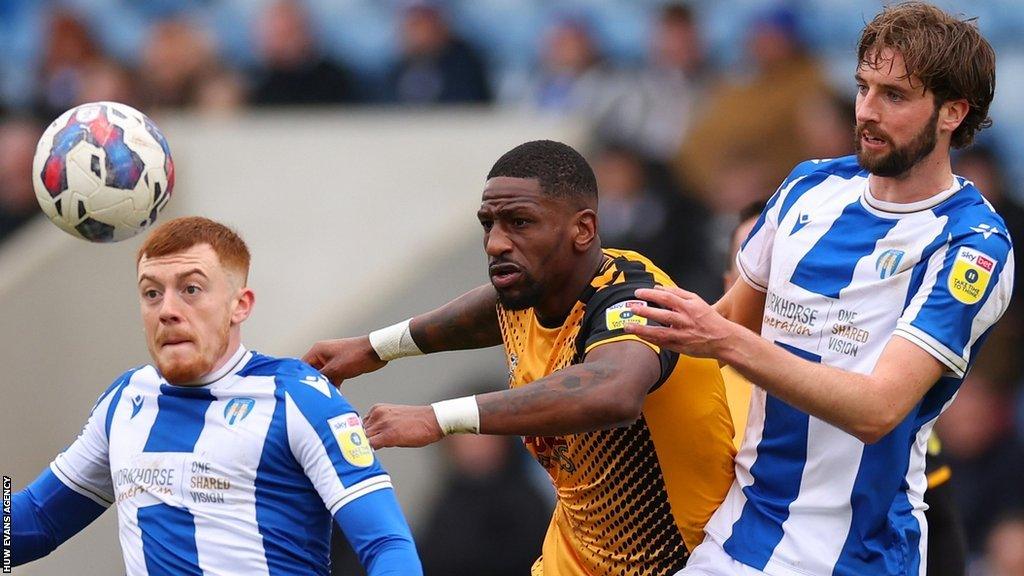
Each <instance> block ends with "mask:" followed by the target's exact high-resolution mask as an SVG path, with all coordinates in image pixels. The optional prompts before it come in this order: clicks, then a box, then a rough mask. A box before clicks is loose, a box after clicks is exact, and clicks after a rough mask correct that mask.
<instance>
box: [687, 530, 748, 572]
mask: <svg viewBox="0 0 1024 576" xmlns="http://www.w3.org/2000/svg"><path fill="white" fill-rule="evenodd" d="M676 576H765V573H764V572H761V571H760V570H758V569H756V568H751V567H750V566H747V565H746V564H743V563H741V562H737V561H736V560H733V559H732V556H729V555H728V554H726V553H725V550H722V547H721V546H719V545H718V542H715V541H714V540H712V539H711V538H710V537H705V538H704V542H702V543H701V544H700V545H699V546H697V547H696V548H694V549H693V553H692V554H690V559H689V560H688V561H687V562H686V568H683V569H682V570H680V571H679V572H676Z"/></svg>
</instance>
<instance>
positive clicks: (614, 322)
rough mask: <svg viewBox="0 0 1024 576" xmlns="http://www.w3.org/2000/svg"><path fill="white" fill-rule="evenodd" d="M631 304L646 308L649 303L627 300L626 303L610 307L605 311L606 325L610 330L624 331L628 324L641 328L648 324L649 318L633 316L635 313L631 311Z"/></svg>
mask: <svg viewBox="0 0 1024 576" xmlns="http://www.w3.org/2000/svg"><path fill="white" fill-rule="evenodd" d="M629 304H636V305H638V306H646V305H647V302H644V301H643V300H626V301H625V302H619V303H618V304H613V305H611V306H609V307H608V309H607V310H605V311H604V323H605V326H607V327H608V329H609V330H622V328H623V327H624V326H625V325H626V324H638V325H640V326H643V325H645V324H647V318H644V317H643V316H637V315H635V314H633V311H632V310H630V309H629Z"/></svg>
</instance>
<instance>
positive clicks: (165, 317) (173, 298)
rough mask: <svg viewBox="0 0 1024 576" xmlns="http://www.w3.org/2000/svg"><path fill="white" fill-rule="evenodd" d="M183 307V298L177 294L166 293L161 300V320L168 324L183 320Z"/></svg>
mask: <svg viewBox="0 0 1024 576" xmlns="http://www.w3.org/2000/svg"><path fill="white" fill-rule="evenodd" d="M168 292H170V291H168ZM181 307H182V302H181V299H180V298H178V296H177V295H176V294H173V293H170V294H165V295H164V298H163V299H162V300H161V301H160V321H161V322H163V323H165V324H167V323H174V322H177V321H179V320H181Z"/></svg>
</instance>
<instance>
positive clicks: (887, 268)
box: [875, 249, 906, 279]
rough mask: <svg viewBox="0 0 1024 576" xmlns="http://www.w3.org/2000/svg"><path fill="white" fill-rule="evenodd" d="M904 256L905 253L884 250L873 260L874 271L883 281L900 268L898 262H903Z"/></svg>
mask: <svg viewBox="0 0 1024 576" xmlns="http://www.w3.org/2000/svg"><path fill="white" fill-rule="evenodd" d="M904 255H906V252H904V251H903V250H896V249H890V250H886V251H884V252H882V253H881V254H879V255H878V258H877V259H876V260H875V270H876V271H878V277H879V278H882V279H885V278H888V277H889V276H892V275H893V274H895V273H896V270H897V269H899V267H900V262H902V261H903V256H904Z"/></svg>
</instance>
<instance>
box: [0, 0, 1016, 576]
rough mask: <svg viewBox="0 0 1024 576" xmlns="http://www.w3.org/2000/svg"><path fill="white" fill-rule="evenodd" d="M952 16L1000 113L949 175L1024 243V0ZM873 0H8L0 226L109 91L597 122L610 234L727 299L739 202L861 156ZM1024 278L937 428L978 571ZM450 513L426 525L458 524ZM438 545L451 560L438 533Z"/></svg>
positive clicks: (997, 550)
mask: <svg viewBox="0 0 1024 576" xmlns="http://www.w3.org/2000/svg"><path fill="white" fill-rule="evenodd" d="M940 5H944V6H946V7H947V8H949V7H950V3H946V4H943V3H942V2H940ZM953 8H954V11H958V10H964V11H969V12H971V15H977V16H979V25H980V26H981V28H982V31H983V32H984V33H985V34H986V35H987V36H988V38H989V39H990V40H991V41H992V43H993V45H994V46H995V48H996V52H997V55H998V58H999V61H1000V67H999V69H998V76H999V85H998V88H997V92H996V94H997V96H996V98H997V99H996V103H995V104H994V106H993V110H992V114H993V117H994V119H995V128H994V129H993V130H991V131H987V132H985V133H982V135H981V138H980V141H979V143H978V144H977V145H976V146H975V147H973V148H970V149H968V150H966V151H963V152H961V153H959V154H958V155H957V156H956V157H955V166H954V171H955V172H956V173H958V174H960V175H961V176H964V177H966V178H968V179H970V180H973V181H974V182H975V183H977V185H978V187H979V188H980V189H981V190H982V192H983V193H985V195H986V196H987V197H988V199H989V200H990V201H991V203H992V204H993V205H995V206H996V208H997V209H998V211H999V212H1000V213H1001V214H1002V215H1003V217H1004V218H1005V219H1006V222H1007V226H1008V228H1009V231H1010V234H1011V236H1012V237H1014V238H1024V209H1022V207H1021V204H1020V202H1021V199H1022V198H1024V190H1022V187H1021V186H1020V184H1019V183H1020V181H1021V178H1024V163H1022V162H1018V161H1014V159H1016V158H1018V157H1019V156H1020V155H1022V154H1024V141H1019V140H1020V139H1019V138H1014V136H1015V135H1016V134H1019V133H1020V130H1019V129H1020V128H1024V106H1021V104H1022V103H1024V93H1022V92H1021V91H1022V90H1024V65H1022V63H1024V45H1022V44H1021V43H1020V41H1019V38H1021V37H1024V35H1022V32H1024V8H1022V7H1020V6H1019V4H1017V3H1016V2H1014V1H1012V0H990V1H987V2H972V3H970V4H969V5H966V6H963V7H959V8H958V7H956V6H953ZM877 9H878V3H877V2H869V1H866V0H863V1H862V0H829V1H826V0H793V1H789V2H779V1H772V0H735V1H734V2H714V1H713V0H703V1H700V0H698V1H693V2H690V3H687V4H676V3H665V2H658V1H654V0H646V1H642V2H627V1H625V0H621V1H614V0H603V1H600V2H571V1H559V2H542V1H540V0H532V1H514V0H478V1H470V0H464V1H457V0H452V1H449V2H440V1H432V2H428V1H414V2H413V1H397V0H391V1H370V0H307V1H306V2H301V1H297V0H260V1H255V2H249V1H243V0H181V1H171V0H157V1H151V2H130V1H129V0H67V1H51V2H36V1H33V0H5V1H4V2H0V53H2V56H0V72H2V73H0V150H2V151H3V154H0V239H2V238H3V237H4V236H6V235H8V234H10V233H11V232H13V231H15V230H16V229H17V228H18V227H19V226H20V225H21V224H23V223H24V222H25V221H27V220H28V219H30V218H32V217H34V216H35V215H36V214H37V213H38V208H37V207H36V202H35V197H34V194H33V191H32V185H31V180H30V178H29V177H28V175H29V173H30V170H31V163H32V155H33V150H34V147H35V142H36V140H37V138H38V136H39V134H40V133H41V130H42V127H43V126H45V124H46V123H48V122H49V121H51V120H52V119H53V118H55V117H56V116H58V115H59V114H60V113H61V112H63V111H64V110H66V109H68V108H70V107H72V106H74V105H76V104H78V103H82V102H88V101H96V100H114V101H120V102H124V103H127V104H130V105H133V106H135V107H137V108H140V109H141V110H143V111H145V112H147V113H149V114H153V115H156V116H159V115H160V114H161V113H162V112H163V111H167V110H185V111H188V112H190V113H196V114H204V115H221V116H230V115H238V114H242V113H251V111H252V110H253V109H254V108H262V107H278V108H280V107H291V106H349V107H351V106H378V107H383V106H392V107H401V108H411V107H420V108H422V107H441V106H450V105H478V106H493V107H504V108H514V109H517V110H521V111H522V112H523V113H524V114H536V115H559V116H567V117H571V118H576V119H579V120H580V121H582V122H584V123H585V125H586V126H587V127H588V129H589V134H590V139H589V143H588V146H587V148H586V151H587V155H588V158H589V160H590V161H591V163H592V165H593V166H594V168H595V170H596V172H597V177H598V180H599V187H600V191H601V200H600V221H601V227H602V240H603V243H604V244H605V245H607V246H612V247H621V248H632V249H636V250H638V251H640V252H642V253H644V254H646V255H648V256H650V257H651V258H652V259H653V260H654V261H655V262H658V263H659V264H660V265H661V266H662V267H663V268H665V270H666V271H667V272H668V273H669V274H670V275H671V276H672V277H673V278H674V279H676V281H677V282H678V283H679V284H680V285H682V286H684V287H687V288H688V289H690V290H693V291H695V292H698V293H699V294H701V295H702V296H704V297H706V298H708V299H714V298H717V297H718V295H720V293H721V286H722V283H721V280H720V278H721V274H722V271H723V269H724V267H725V266H724V264H725V262H724V260H725V254H726V253H727V250H728V239H729V236H730V232H731V230H732V228H733V226H734V225H735V223H736V214H737V213H738V212H739V211H740V210H741V209H742V208H743V207H744V206H746V205H748V204H750V203H751V202H755V201H758V200H764V199H765V198H766V197H767V196H768V195H770V194H771V193H772V192H773V191H774V189H775V187H776V186H777V185H778V183H779V182H781V180H782V179H783V178H784V177H785V176H786V174H787V173H788V171H789V170H790V169H791V168H792V167H793V166H794V165H795V164H797V163H798V162H800V161H802V160H805V159H808V158H827V157H836V156H841V155H845V154H849V153H851V152H852V147H853V130H852V127H853V124H854V120H853V96H854V94H855V90H854V83H853V81H852V75H853V70H854V66H855V48H856V39H857V34H858V32H859V30H860V28H861V27H862V26H863V23H864V22H865V21H866V20H869V19H870V17H871V16H872V15H873V14H874V13H875V11H876V10H877ZM1018 76H1020V77H1021V78H1019V79H1020V80H1022V81H1021V82H1016V81H1015V78H1017V77H1018ZM1020 294H1021V291H1020V289H1017V290H1015V298H1014V303H1013V305H1012V306H1011V308H1010V310H1009V312H1008V314H1007V317H1006V318H1005V319H1004V320H1003V321H1002V323H1001V324H1000V325H999V326H998V328H997V330H996V331H995V332H994V333H993V334H992V335H991V337H990V338H989V344H988V345H987V348H986V350H985V352H984V355H983V357H982V358H981V359H979V361H978V363H977V365H976V368H975V369H974V371H973V372H972V373H971V374H970V375H969V377H968V379H967V380H966V382H965V383H964V385H963V388H962V390H961V392H960V394H959V397H958V399H957V400H956V401H955V402H954V403H953V405H952V407H951V408H950V409H949V410H948V412H947V413H946V414H945V415H944V416H943V417H942V418H941V420H940V422H939V426H938V430H939V434H940V436H941V439H942V441H943V443H944V451H945V453H946V454H947V456H948V457H949V459H950V460H951V461H952V463H953V470H954V474H953V485H954V486H955V489H956V492H957V497H958V498H959V503H960V511H961V515H962V517H963V520H964V522H965V526H966V531H967V536H968V543H969V549H970V556H971V558H972V559H973V563H972V567H973V568H972V570H973V571H974V573H976V574H995V575H1002V574H1007V575H1010V574H1024V394H1022V392H1021V391H1022V382H1024V377H1022V374H1024V372H1022V370H1024V366H1022V363H1021V362H1022V361H1021V354H1020V351H1021V341H1022V340H1021V331H1022V326H1024V321H1022V314H1024V310H1022V307H1021V303H1020V300H1021V296H1020ZM506 448H507V447H503V446H501V445H496V446H493V447H491V448H490V449H493V450H495V451H498V452H500V453H501V454H506V453H507V452H509V451H508V450H507V449H506ZM460 450H463V449H462V448H459V447H454V446H453V447H452V449H451V456H452V460H453V465H454V466H456V467H458V466H460V464H459V459H460V458H462V459H463V460H465V459H466V458H467V456H465V455H464V454H463V453H462V452H460ZM466 450H468V451H469V452H470V453H471V454H472V453H474V452H472V448H466ZM475 453H476V454H480V453H481V452H480V451H478V452H475ZM481 458H482V456H481ZM509 458H512V456H509ZM471 459H472V458H471ZM463 465H464V463H463ZM506 465H507V463H491V464H489V465H488V466H491V468H488V469H487V470H485V472H482V473H480V474H476V475H475V476H473V477H475V478H477V479H480V478H482V480H481V482H485V481H487V482H493V484H494V486H492V488H494V489H496V490H507V487H506V488H502V487H501V484H502V482H504V480H502V478H503V477H504V476H507V475H508V474H505V473H502V474H494V473H492V472H493V470H505V468H503V466H506ZM485 468H487V467H486V466H485ZM488 470H489V471H488ZM466 478H467V477H466V475H453V481H452V482H453V488H452V490H451V491H450V493H449V492H446V493H445V494H447V496H444V497H447V498H455V499H456V500H458V499H460V498H461V497H462V496H461V495H464V494H466V493H468V492H470V491H472V490H475V489H477V488H476V487H474V486H471V485H465V486H464V485H461V484H459V483H460V482H461V483H463V484H466V483H467V482H469V483H471V481H470V480H467V479H466ZM480 501H481V502H486V503H487V504H488V505H489V506H492V507H496V508H500V507H501V506H503V505H505V504H507V503H503V502H502V501H501V500H500V499H499V500H494V499H491V500H490V501H489V499H487V498H481V499H480ZM541 505H543V503H542V504H541ZM450 506H453V507H459V506H462V507H466V506H468V507H470V508H472V507H473V506H474V504H472V503H471V502H469V501H468V500H463V501H458V502H454V503H452V504H451V505H450ZM508 507H509V509H510V510H508V511H506V512H500V513H494V514H492V515H493V516H496V517H500V518H507V519H509V521H510V522H512V521H513V519H515V518H517V515H516V514H514V513H513V511H512V510H511V509H513V508H516V506H514V505H510V506H508ZM519 508H521V509H523V510H530V507H529V506H520V507H519ZM438 510H439V511H438V512H437V514H438V515H440V516H437V517H434V518H432V519H431V520H430V522H438V523H440V524H439V525H441V524H444V522H445V521H444V520H443V514H444V513H445V512H444V510H445V508H439V509H438ZM519 511H520V512H522V510H519ZM460 517H462V516H460ZM541 517H542V518H543V517H546V513H544V514H541ZM481 522H483V520H481ZM522 522H523V524H524V525H525V524H529V523H530V522H532V524H530V525H531V526H533V525H536V526H539V528H536V529H538V530H541V531H543V528H544V524H545V522H534V521H532V520H531V521H530V522H527V521H526V520H523V521H522ZM485 524H486V523H485ZM464 528H465V529H466V530H467V534H469V533H472V534H475V535H477V536H480V535H481V534H486V533H494V534H500V533H502V532H501V531H502V530H503V528H502V527H493V526H490V525H483V526H476V525H473V524H466V525H465V526H464ZM509 529H510V530H511V528H509ZM467 537H468V536H467ZM502 539H503V540H504V541H505V542H508V541H509V540H505V539H504V537H502ZM422 545H423V544H422V541H421V546H422ZM481 547H482V548H485V547H484V545H483V544H481ZM427 548H429V550H427V549H424V550H425V551H433V552H437V553H439V554H442V555H447V554H448V553H447V552H444V550H445V548H444V545H443V542H442V541H441V540H438V541H437V542H434V541H433V540H432V541H431V544H430V545H429V546H428V547H427ZM531 548H532V549H533V550H536V549H537V546H536V543H533V544H531ZM463 550H464V549H463ZM500 552H508V553H511V552H512V551H511V549H508V548H507V547H502V546H499V547H497V548H496V549H495V552H494V553H491V554H486V555H483V559H484V560H486V559H488V558H490V559H492V560H493V559H500V558H501V557H502V556H501V554H500ZM448 557H449V558H450V555H449V556H448ZM467 562H468V561H467ZM506 564H507V562H506ZM428 565H429V562H428ZM467 566H469V567H467V568H466V571H465V573H467V574H481V573H488V574H498V572H495V571H493V570H490V569H487V570H484V569H482V568H480V567H479V566H478V565H474V564H467ZM428 573H429V572H428ZM445 573H446V574H455V572H452V571H451V570H448V571H446V572H445Z"/></svg>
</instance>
